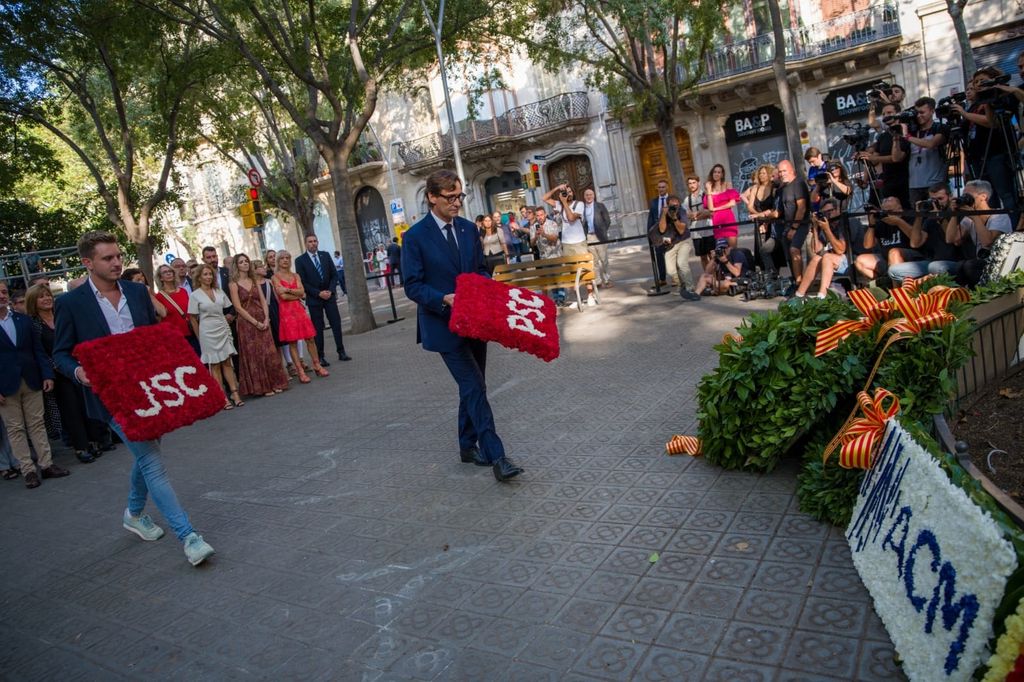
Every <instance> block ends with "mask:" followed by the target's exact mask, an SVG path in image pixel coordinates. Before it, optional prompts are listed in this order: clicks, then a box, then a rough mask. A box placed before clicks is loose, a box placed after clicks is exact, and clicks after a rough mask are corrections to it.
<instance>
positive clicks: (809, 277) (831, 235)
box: [793, 199, 850, 300]
mask: <svg viewBox="0 0 1024 682" xmlns="http://www.w3.org/2000/svg"><path fill="white" fill-rule="evenodd" d="M840 215H841V210H840V207H839V202H838V201H836V200H835V199H825V200H824V201H822V202H821V210H820V211H818V212H817V213H815V214H814V215H813V216H812V217H811V223H812V225H813V229H812V230H811V231H810V234H809V235H808V240H809V242H810V245H811V251H812V254H813V255H812V256H811V258H810V260H808V261H807V268H806V270H804V277H803V279H802V280H800V286H799V287H797V290H796V293H795V294H793V298H795V299H797V300H799V299H803V298H806V296H807V291H808V290H809V289H810V288H811V282H813V281H814V277H815V275H816V274H818V270H819V267H820V269H821V272H820V277H819V279H820V283H819V284H818V298H825V295H826V294H827V293H828V288H829V285H830V284H832V277H833V276H834V275H845V274H846V272H847V271H848V270H849V269H850V260H849V258H847V256H846V238H845V237H844V236H843V233H842V230H841V229H840V226H839V219H840Z"/></svg>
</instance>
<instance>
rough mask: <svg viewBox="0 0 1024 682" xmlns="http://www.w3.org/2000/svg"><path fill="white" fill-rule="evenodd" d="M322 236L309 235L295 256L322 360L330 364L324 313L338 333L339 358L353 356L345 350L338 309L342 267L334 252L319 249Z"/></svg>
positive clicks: (336, 338)
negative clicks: (338, 263)
mask: <svg viewBox="0 0 1024 682" xmlns="http://www.w3.org/2000/svg"><path fill="white" fill-rule="evenodd" d="M319 246H320V240H319V239H317V238H316V235H315V234H311V235H309V236H308V237H306V250H305V251H304V252H303V253H302V255H301V256H299V257H298V258H296V259H295V273H296V274H297V275H298V276H299V279H301V280H302V288H303V289H305V290H306V307H307V308H309V316H310V317H311V318H312V319H313V329H315V330H316V350H317V352H318V353H320V364H321V365H323V366H324V367H327V366H328V365H329V364H330V363H328V362H327V356H326V355H324V315H326V316H327V321H328V322H329V323H330V324H331V332H332V333H333V334H334V347H335V350H337V351H338V359H339V360H341V361H343V362H344V361H348V360H351V359H352V358H350V357H349V356H348V353H346V352H345V342H344V341H343V340H342V338H341V315H340V314H339V313H338V298H337V296H338V294H337V292H336V291H335V289H337V288H338V271H337V270H336V269H335V267H334V261H333V260H331V254H329V253H327V252H326V251H319V250H317V247H319Z"/></svg>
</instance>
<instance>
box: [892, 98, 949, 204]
mask: <svg viewBox="0 0 1024 682" xmlns="http://www.w3.org/2000/svg"><path fill="white" fill-rule="evenodd" d="M914 111H915V112H916V116H915V120H913V121H910V120H908V119H909V114H910V113H911V112H910V110H907V111H904V112H902V113H901V114H899V115H898V116H899V120H900V126H901V128H902V129H903V137H905V138H907V142H909V143H910V170H909V173H908V178H907V179H908V182H907V184H908V186H909V187H910V203H911V205H913V204H916V203H917V202H919V201H922V200H923V199H927V198H928V188H929V187H931V186H932V185H934V184H935V183H937V182H945V181H946V169H947V164H946V141H947V140H948V139H949V129H948V128H947V127H946V126H944V125H943V124H941V123H939V122H938V121H936V120H935V100H934V99H932V98H931V97H921V98H920V99H918V100H917V101H916V102H914Z"/></svg>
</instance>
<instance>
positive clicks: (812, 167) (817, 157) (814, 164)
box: [804, 147, 827, 183]
mask: <svg viewBox="0 0 1024 682" xmlns="http://www.w3.org/2000/svg"><path fill="white" fill-rule="evenodd" d="M826 156H827V154H822V153H821V150H820V149H818V148H817V147H808V148H807V151H806V152H804V161H806V162H807V182H810V183H813V182H814V178H816V177H817V176H818V173H824V172H825V171H826V168H825V166H826V163H827V159H826V158H825V157H826Z"/></svg>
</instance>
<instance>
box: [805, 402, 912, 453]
mask: <svg viewBox="0 0 1024 682" xmlns="http://www.w3.org/2000/svg"><path fill="white" fill-rule="evenodd" d="M857 404H858V406H859V407H860V410H861V412H863V413H864V416H863V417H858V418H857V419H853V420H850V421H848V422H847V425H846V426H844V427H843V428H842V429H840V431H839V434H838V435H837V436H836V437H835V438H833V439H832V442H831V443H829V445H828V447H827V448H825V454H824V457H823V459H824V461H825V462H828V458H829V456H831V454H832V453H833V452H834V451H835V449H836V446H838V445H839V444H840V443H841V444H842V447H841V448H840V450H839V466H841V467H843V468H844V469H870V468H871V464H872V463H873V462H874V460H875V455H876V454H877V452H878V448H879V446H880V445H881V439H882V435H883V434H884V433H885V423H886V422H887V421H888V420H889V419H890V418H892V417H893V416H895V415H896V413H897V412H899V410H900V401H899V398H897V397H896V396H895V395H894V394H893V393H892V392H890V391H887V390H886V389H884V388H878V389H875V396H874V398H872V397H871V396H870V395H868V393H867V391H861V392H860V393H858V394H857Z"/></svg>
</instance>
